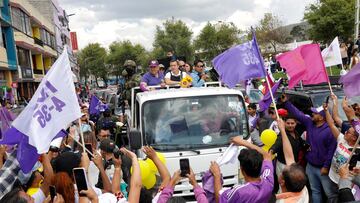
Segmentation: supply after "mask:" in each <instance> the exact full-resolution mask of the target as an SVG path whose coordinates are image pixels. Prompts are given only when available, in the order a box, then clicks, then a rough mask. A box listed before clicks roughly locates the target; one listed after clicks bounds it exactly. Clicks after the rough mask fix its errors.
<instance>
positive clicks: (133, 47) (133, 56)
mask: <svg viewBox="0 0 360 203" xmlns="http://www.w3.org/2000/svg"><path fill="white" fill-rule="evenodd" d="M147 59H148V53H147V51H146V50H145V48H144V47H143V46H142V45H140V44H132V43H131V42H130V41H129V40H124V41H115V42H113V43H111V44H110V46H109V55H108V56H107V58H106V62H107V63H108V64H109V65H110V66H111V67H112V73H113V74H114V75H116V76H120V75H121V72H122V71H123V68H124V67H123V65H124V62H125V61H126V60H133V61H135V63H136V64H137V65H141V66H142V67H144V66H146V64H147Z"/></svg>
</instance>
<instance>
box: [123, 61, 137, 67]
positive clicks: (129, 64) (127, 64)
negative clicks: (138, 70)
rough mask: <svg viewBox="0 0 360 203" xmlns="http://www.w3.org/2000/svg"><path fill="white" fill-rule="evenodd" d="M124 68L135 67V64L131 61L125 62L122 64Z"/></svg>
mask: <svg viewBox="0 0 360 203" xmlns="http://www.w3.org/2000/svg"><path fill="white" fill-rule="evenodd" d="M126 66H132V67H136V63H135V61H133V60H126V61H125V63H124V67H126Z"/></svg>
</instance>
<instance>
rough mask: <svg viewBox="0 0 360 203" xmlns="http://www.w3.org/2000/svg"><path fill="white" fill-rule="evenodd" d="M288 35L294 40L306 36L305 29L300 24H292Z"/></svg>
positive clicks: (299, 39)
mask: <svg viewBox="0 0 360 203" xmlns="http://www.w3.org/2000/svg"><path fill="white" fill-rule="evenodd" d="M290 35H291V36H292V37H293V39H294V40H296V41H303V40H305V38H306V34H305V29H304V28H303V27H301V26H300V25H296V26H294V27H293V28H292V29H291V31H290Z"/></svg>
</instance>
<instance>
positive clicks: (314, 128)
mask: <svg viewBox="0 0 360 203" xmlns="http://www.w3.org/2000/svg"><path fill="white" fill-rule="evenodd" d="M281 102H283V103H284V105H285V108H286V109H287V110H288V111H289V113H290V114H292V115H293V116H294V117H295V118H296V119H297V120H298V121H299V122H300V123H302V124H303V125H304V126H305V128H306V133H307V134H306V142H307V143H308V144H309V145H310V149H309V150H308V152H307V153H306V161H307V162H308V164H307V165H306V174H307V175H308V178H309V182H310V186H311V190H312V200H313V202H323V199H322V195H321V190H322V189H323V190H324V191H325V194H326V196H327V198H328V202H337V196H338V192H337V191H338V189H337V185H336V184H335V183H333V182H332V181H331V180H330V178H329V176H328V174H329V169H330V165H331V161H332V157H333V155H334V152H335V149H336V146H337V142H336V139H335V138H334V136H333V135H332V133H331V130H330V128H329V126H328V124H327V123H326V119H325V112H324V110H323V109H322V107H319V108H311V111H312V116H311V117H308V116H306V115H305V114H304V113H303V112H301V111H300V110H298V109H297V108H296V107H295V106H294V105H292V104H291V103H290V102H289V101H287V97H286V95H282V96H281Z"/></svg>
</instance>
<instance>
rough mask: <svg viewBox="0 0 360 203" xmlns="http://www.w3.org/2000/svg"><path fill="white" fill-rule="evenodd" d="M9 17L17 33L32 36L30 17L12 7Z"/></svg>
mask: <svg viewBox="0 0 360 203" xmlns="http://www.w3.org/2000/svg"><path fill="white" fill-rule="evenodd" d="M11 17H12V24H13V26H14V27H15V28H16V29H18V30H19V31H21V32H23V33H25V34H27V35H29V36H32V29H31V24H30V17H29V16H28V15H27V14H26V13H24V12H23V11H22V10H20V9H18V8H15V7H12V8H11Z"/></svg>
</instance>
